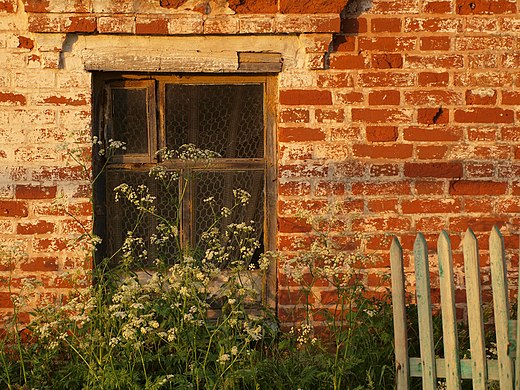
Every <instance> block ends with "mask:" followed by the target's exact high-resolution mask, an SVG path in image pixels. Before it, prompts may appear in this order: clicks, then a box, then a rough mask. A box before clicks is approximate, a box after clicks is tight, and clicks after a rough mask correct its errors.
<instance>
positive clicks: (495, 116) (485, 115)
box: [454, 107, 515, 123]
mask: <svg viewBox="0 0 520 390" xmlns="http://www.w3.org/2000/svg"><path fill="white" fill-rule="evenodd" d="M454 119H455V122H458V123H513V122H514V119H515V118H514V112H513V111H512V110H506V109H502V108H498V107H496V108H495V107H494V108H484V107H480V108H469V109H466V110H455V117H454Z"/></svg>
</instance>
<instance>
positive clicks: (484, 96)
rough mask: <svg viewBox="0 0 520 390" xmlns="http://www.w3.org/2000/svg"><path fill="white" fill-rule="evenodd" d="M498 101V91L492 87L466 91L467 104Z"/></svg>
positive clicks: (490, 103)
mask: <svg viewBox="0 0 520 390" xmlns="http://www.w3.org/2000/svg"><path fill="white" fill-rule="evenodd" d="M496 101H497V91H496V90H495V89H492V88H478V89H472V90H467V91H466V104H468V105H474V104H480V105H492V104H495V103H496Z"/></svg>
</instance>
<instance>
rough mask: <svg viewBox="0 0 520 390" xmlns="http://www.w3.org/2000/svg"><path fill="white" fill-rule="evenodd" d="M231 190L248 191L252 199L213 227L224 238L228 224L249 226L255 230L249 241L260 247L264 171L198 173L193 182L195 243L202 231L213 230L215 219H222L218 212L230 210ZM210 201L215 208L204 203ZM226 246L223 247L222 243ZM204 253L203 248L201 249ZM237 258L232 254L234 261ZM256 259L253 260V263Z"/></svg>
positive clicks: (232, 202) (232, 199)
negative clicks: (257, 242)
mask: <svg viewBox="0 0 520 390" xmlns="http://www.w3.org/2000/svg"><path fill="white" fill-rule="evenodd" d="M234 189H241V190H244V191H247V192H248V193H249V194H250V195H251V198H250V200H249V202H248V203H247V204H246V205H245V206H239V207H236V208H235V209H234V211H233V213H232V214H231V215H230V216H229V217H226V218H222V219H221V220H220V221H219V222H218V224H217V225H216V226H215V227H216V228H218V229H219V230H220V235H221V237H224V236H225V235H224V232H225V230H226V227H227V226H228V225H229V224H231V223H237V224H238V223H242V222H245V223H248V224H251V225H252V226H253V227H254V228H255V231H254V234H253V235H252V237H254V238H256V239H257V240H258V241H259V242H260V243H261V244H263V220H264V206H263V203H264V172H263V171H233V172H225V171H219V172H216V171H213V172H199V173H197V176H196V178H195V200H194V214H195V217H194V218H195V240H196V242H199V241H200V237H201V235H202V233H203V232H204V231H206V230H207V229H209V228H210V227H212V225H213V224H214V221H215V219H216V218H215V217H219V216H221V215H222V214H221V212H220V208H221V207H227V208H232V207H233V204H234V202H235V201H236V200H235V198H234V196H233V190H234ZM210 197H213V198H214V205H215V206H213V207H212V206H211V203H210V202H205V200H206V199H208V198H210ZM223 244H225V243H223ZM203 249H204V248H203ZM236 256H237V255H236V254H235V257H236ZM256 260H257V259H253V262H254V261H256Z"/></svg>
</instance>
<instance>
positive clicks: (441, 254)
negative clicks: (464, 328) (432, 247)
mask: <svg viewBox="0 0 520 390" xmlns="http://www.w3.org/2000/svg"><path fill="white" fill-rule="evenodd" d="M437 253H438V258H439V281H440V290H441V312H442V334H443V342H444V358H445V362H446V387H447V389H448V390H460V389H461V379H460V364H459V343H458V338H457V314H456V312H455V283H454V282H453V259H452V254H451V242H450V238H449V236H448V233H446V232H445V231H444V230H443V231H442V232H441V234H440V235H439V239H438V241H437Z"/></svg>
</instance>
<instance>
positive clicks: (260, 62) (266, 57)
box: [238, 52, 282, 73]
mask: <svg viewBox="0 0 520 390" xmlns="http://www.w3.org/2000/svg"><path fill="white" fill-rule="evenodd" d="M238 71H241V72H273V73H278V72H281V71H282V55H281V54H280V53H266V52H239V53H238Z"/></svg>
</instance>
